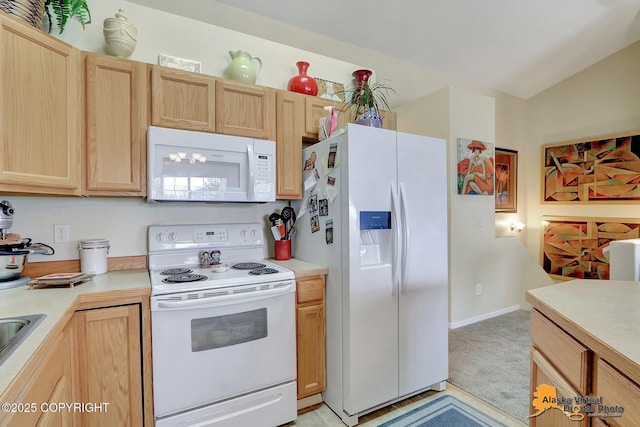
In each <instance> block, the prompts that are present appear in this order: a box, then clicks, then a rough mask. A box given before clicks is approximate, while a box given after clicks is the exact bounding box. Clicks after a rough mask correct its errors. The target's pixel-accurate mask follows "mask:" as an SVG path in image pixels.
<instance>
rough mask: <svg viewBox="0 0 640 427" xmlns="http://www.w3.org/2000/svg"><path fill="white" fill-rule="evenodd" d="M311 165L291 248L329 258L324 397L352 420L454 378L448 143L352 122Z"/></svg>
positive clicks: (313, 150)
mask: <svg viewBox="0 0 640 427" xmlns="http://www.w3.org/2000/svg"><path fill="white" fill-rule="evenodd" d="M303 165H304V170H303V179H304V187H305V188H304V190H305V194H304V197H303V199H302V200H301V201H300V202H297V203H296V205H295V208H296V212H297V213H298V215H297V216H298V218H297V221H296V223H295V235H294V239H293V240H294V241H293V251H294V252H293V255H294V257H295V258H299V259H302V260H305V261H309V262H312V263H316V264H321V265H326V266H327V267H328V268H329V274H328V276H327V283H326V284H327V287H326V339H327V341H326V344H327V354H326V361H327V376H326V378H327V384H326V390H325V392H324V393H323V400H324V402H325V403H326V404H327V405H328V406H329V407H330V408H331V409H332V410H333V411H334V412H335V413H336V414H338V415H339V416H340V417H341V419H342V421H343V422H344V423H345V424H347V425H350V426H353V425H356V424H357V423H358V417H359V416H361V415H363V414H365V413H368V412H371V411H372V410H374V409H377V408H379V407H381V406H385V405H387V404H390V403H393V402H395V401H398V400H400V399H403V398H405V397H409V396H411V395H413V394H416V393H419V392H422V391H424V390H427V389H436V390H443V389H444V381H445V380H446V379H447V378H448V339H447V334H448V324H447V322H448V249H447V234H448V233H447V216H448V215H447V175H446V174H447V171H446V169H447V167H446V165H447V161H446V142H445V141H444V140H442V139H437V138H430V137H424V136H418V135H410V134H406V133H401V132H395V131H390V130H385V129H376V128H370V127H366V126H360V125H351V124H350V125H347V128H346V129H345V130H340V131H338V132H337V133H336V134H334V135H333V136H332V137H331V138H329V139H326V140H324V141H321V142H319V143H317V144H314V145H312V146H310V147H307V148H305V149H304V150H303Z"/></svg>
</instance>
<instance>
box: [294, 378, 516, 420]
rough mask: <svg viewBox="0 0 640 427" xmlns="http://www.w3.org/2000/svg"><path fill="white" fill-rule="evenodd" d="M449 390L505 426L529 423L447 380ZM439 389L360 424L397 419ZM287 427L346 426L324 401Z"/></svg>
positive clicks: (373, 415) (382, 410)
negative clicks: (517, 418)
mask: <svg viewBox="0 0 640 427" xmlns="http://www.w3.org/2000/svg"><path fill="white" fill-rule="evenodd" d="M447 390H448V391H450V392H451V393H453V394H455V396H456V397H457V398H459V399H460V400H463V401H466V402H467V403H469V404H472V405H473V406H474V407H481V408H482V410H483V411H484V412H485V413H486V414H488V415H490V416H491V417H493V418H494V419H496V420H497V421H499V422H501V423H503V424H505V425H506V426H509V427H511V426H513V427H526V424H524V423H522V422H521V421H519V420H516V419H515V418H513V417H511V416H510V415H508V414H505V413H504V412H502V411H500V410H499V409H497V408H495V407H493V406H491V405H489V404H487V403H485V402H483V401H482V400H480V399H478V398H476V397H475V396H472V395H470V394H468V393H467V392H465V391H464V390H461V389H459V388H457V387H455V386H453V385H451V384H448V383H447ZM438 393H439V392H435V391H427V392H424V393H422V394H419V395H416V396H413V397H410V398H408V399H405V400H402V401H400V402H397V403H395V404H393V405H389V406H387V407H384V408H381V409H378V410H377V411H374V412H372V413H370V414H367V415H364V416H362V417H360V419H359V423H358V426H359V427H374V426H378V425H380V424H382V423H384V422H387V421H389V420H392V419H394V418H395V417H397V416H400V415H402V414H403V413H405V412H408V411H411V410H413V409H415V408H417V407H419V406H421V405H423V404H424V403H425V401H426V399H429V398H430V397H432V396H437V395H438ZM286 426H287V427H293V426H295V427H345V424H343V423H342V420H341V419H340V417H338V416H337V415H336V414H335V413H334V412H333V411H332V410H331V409H329V407H328V406H326V405H324V404H320V405H317V406H316V407H312V408H310V410H309V411H308V412H305V413H301V414H300V415H298V418H297V419H296V421H294V422H291V423H289V424H286Z"/></svg>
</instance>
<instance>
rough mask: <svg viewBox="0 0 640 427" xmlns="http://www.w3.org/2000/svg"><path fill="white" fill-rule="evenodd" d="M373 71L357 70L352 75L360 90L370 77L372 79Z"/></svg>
mask: <svg viewBox="0 0 640 427" xmlns="http://www.w3.org/2000/svg"><path fill="white" fill-rule="evenodd" d="M371 74H373V71H371V70H355V71H354V72H353V73H351V75H352V76H353V78H354V79H356V83H357V84H358V89H360V88H361V87H362V84H363V83H365V82H368V81H369V77H371Z"/></svg>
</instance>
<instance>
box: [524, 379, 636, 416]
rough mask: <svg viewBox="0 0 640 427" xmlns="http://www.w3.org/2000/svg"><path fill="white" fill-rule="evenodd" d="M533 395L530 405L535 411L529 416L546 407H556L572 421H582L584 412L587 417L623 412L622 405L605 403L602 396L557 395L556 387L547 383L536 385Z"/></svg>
mask: <svg viewBox="0 0 640 427" xmlns="http://www.w3.org/2000/svg"><path fill="white" fill-rule="evenodd" d="M533 397H534V398H533V399H532V400H531V405H533V407H534V408H535V409H536V413H535V414H531V415H529V418H533V417H537V416H539V415H540V414H542V413H544V412H546V411H547V410H548V409H557V410H559V411H561V412H562V413H563V414H565V415H566V416H567V417H568V418H569V419H570V420H573V421H582V420H583V419H584V417H585V414H586V416H589V417H601V418H610V417H620V416H622V413H623V412H624V408H623V407H622V406H619V405H615V406H610V405H605V404H604V403H603V399H602V397H591V396H587V397H583V396H574V397H573V398H569V397H564V396H558V392H557V390H556V388H555V387H554V386H551V385H547V384H540V385H539V386H537V387H536V391H534V392H533Z"/></svg>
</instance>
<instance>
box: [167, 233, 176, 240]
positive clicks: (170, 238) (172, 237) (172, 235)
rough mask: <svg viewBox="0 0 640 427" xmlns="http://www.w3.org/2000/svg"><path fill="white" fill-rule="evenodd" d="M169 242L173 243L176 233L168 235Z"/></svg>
mask: <svg viewBox="0 0 640 427" xmlns="http://www.w3.org/2000/svg"><path fill="white" fill-rule="evenodd" d="M169 240H170V241H172V242H173V241H175V240H176V233H169Z"/></svg>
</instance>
